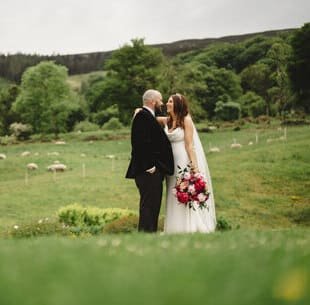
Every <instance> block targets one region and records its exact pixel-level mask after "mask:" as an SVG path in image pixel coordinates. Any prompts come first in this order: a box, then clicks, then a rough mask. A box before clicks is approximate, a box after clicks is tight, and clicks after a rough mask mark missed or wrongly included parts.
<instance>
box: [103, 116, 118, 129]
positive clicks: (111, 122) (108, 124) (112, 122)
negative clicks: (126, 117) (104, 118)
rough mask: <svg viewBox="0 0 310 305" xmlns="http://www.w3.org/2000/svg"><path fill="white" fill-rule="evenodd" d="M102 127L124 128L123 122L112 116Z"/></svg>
mask: <svg viewBox="0 0 310 305" xmlns="http://www.w3.org/2000/svg"><path fill="white" fill-rule="evenodd" d="M102 128H103V129H106V130H117V129H121V128H123V124H122V123H121V122H120V121H119V119H118V118H111V119H110V120H109V121H108V122H106V123H105V124H104V125H103V127H102Z"/></svg>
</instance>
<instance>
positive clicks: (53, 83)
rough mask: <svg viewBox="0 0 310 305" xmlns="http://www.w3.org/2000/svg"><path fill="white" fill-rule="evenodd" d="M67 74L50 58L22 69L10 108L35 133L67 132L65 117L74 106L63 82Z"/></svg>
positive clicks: (67, 87)
mask: <svg viewBox="0 0 310 305" xmlns="http://www.w3.org/2000/svg"><path fill="white" fill-rule="evenodd" d="M67 76H68V74H67V68H65V67H63V66H59V65H56V64H55V63H54V62H50V61H45V62H41V63H39V64H38V65H36V66H34V67H30V68H28V69H27V70H26V71H25V72H24V74H23V76H22V83H21V93H20V95H19V96H18V98H17V100H16V102H15V103H14V106H13V107H14V109H15V110H16V112H18V113H19V114H20V116H21V118H22V120H23V122H24V123H28V124H30V125H31V126H32V127H33V130H34V132H35V133H39V132H42V133H55V134H56V135H57V134H58V133H59V132H63V131H66V120H67V118H68V116H69V114H70V112H71V111H73V110H74V109H76V106H77V105H76V104H75V101H74V100H73V95H72V92H71V90H70V87H69V85H68V83H67V82H66V81H67Z"/></svg>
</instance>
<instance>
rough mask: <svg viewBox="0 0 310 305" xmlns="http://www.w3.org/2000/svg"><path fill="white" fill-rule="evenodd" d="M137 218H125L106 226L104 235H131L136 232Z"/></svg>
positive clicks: (135, 216) (134, 216)
mask: <svg viewBox="0 0 310 305" xmlns="http://www.w3.org/2000/svg"><path fill="white" fill-rule="evenodd" d="M138 222H139V218H138V216H137V215H131V216H125V217H122V218H119V219H117V220H114V221H112V222H111V223H109V224H107V225H106V226H105V227H104V229H103V232H105V233H131V232H135V231H137V230H138Z"/></svg>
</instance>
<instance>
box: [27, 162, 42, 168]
mask: <svg viewBox="0 0 310 305" xmlns="http://www.w3.org/2000/svg"><path fill="white" fill-rule="evenodd" d="M27 168H28V169H29V170H36V169H38V168H39V167H38V165H37V164H35V163H29V164H27Z"/></svg>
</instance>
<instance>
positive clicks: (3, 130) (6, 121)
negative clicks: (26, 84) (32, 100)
mask: <svg viewBox="0 0 310 305" xmlns="http://www.w3.org/2000/svg"><path fill="white" fill-rule="evenodd" d="M18 94H19V87H18V86H17V85H8V86H7V87H5V88H3V89H2V90H0V135H6V134H9V128H10V125H11V124H12V123H13V122H16V121H18V120H19V116H18V115H17V114H16V113H15V112H14V111H13V109H12V105H13V103H14V102H15V100H16V98H17V96H18Z"/></svg>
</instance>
